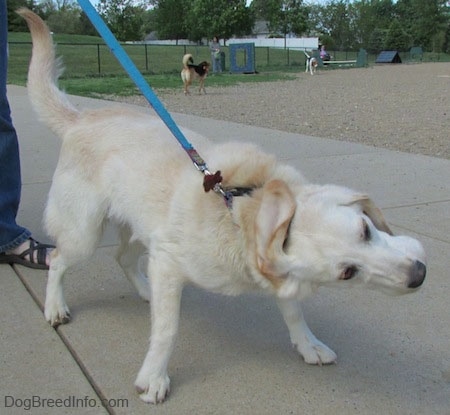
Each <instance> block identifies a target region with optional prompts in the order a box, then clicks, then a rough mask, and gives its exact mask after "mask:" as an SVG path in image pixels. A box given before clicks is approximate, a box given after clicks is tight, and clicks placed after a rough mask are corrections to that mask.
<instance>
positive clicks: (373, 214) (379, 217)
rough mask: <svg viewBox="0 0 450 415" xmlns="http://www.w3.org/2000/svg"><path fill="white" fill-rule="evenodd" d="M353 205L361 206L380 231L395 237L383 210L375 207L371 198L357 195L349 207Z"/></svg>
mask: <svg viewBox="0 0 450 415" xmlns="http://www.w3.org/2000/svg"><path fill="white" fill-rule="evenodd" d="M353 203H358V204H359V205H360V206H361V208H362V210H363V212H364V214H365V215H367V216H368V217H369V218H370V220H371V221H372V222H373V224H374V225H375V227H376V228H377V229H378V230H380V231H383V232H386V233H387V234H389V235H393V232H392V231H391V229H390V228H389V225H388V224H387V222H386V220H385V219H384V216H383V214H382V213H381V210H380V209H379V208H378V207H376V206H375V203H373V201H372V199H370V197H369V196H367V195H355V196H354V198H353V200H352V202H351V203H349V205H351V204H353Z"/></svg>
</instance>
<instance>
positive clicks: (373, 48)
mask: <svg viewBox="0 0 450 415" xmlns="http://www.w3.org/2000/svg"><path fill="white" fill-rule="evenodd" d="M386 36H387V30H386V29H380V28H378V27H377V28H375V29H374V30H373V31H372V33H371V35H370V37H369V40H368V43H367V44H366V49H367V51H368V52H370V53H378V52H380V51H381V50H382V49H384V45H385V43H386Z"/></svg>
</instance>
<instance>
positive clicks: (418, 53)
mask: <svg viewBox="0 0 450 415" xmlns="http://www.w3.org/2000/svg"><path fill="white" fill-rule="evenodd" d="M422 59H423V49H422V48H421V47H420V46H413V47H412V48H411V49H410V50H409V60H410V61H421V62H422Z"/></svg>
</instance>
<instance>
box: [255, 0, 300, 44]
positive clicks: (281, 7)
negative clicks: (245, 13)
mask: <svg viewBox="0 0 450 415" xmlns="http://www.w3.org/2000/svg"><path fill="white" fill-rule="evenodd" d="M250 7H251V10H252V12H253V13H254V15H255V17H256V19H258V20H265V21H266V22H267V26H268V28H269V30H270V31H271V32H272V33H282V34H283V35H285V36H286V35H287V34H289V33H294V34H296V35H298V36H301V35H303V34H304V33H305V31H306V30H307V29H308V24H307V21H308V8H307V7H306V6H304V5H303V0H253V2H252V3H251V5H250Z"/></svg>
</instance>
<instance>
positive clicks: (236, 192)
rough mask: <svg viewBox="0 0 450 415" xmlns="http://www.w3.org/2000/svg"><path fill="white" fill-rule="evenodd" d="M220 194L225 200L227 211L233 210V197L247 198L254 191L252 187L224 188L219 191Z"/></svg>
mask: <svg viewBox="0 0 450 415" xmlns="http://www.w3.org/2000/svg"><path fill="white" fill-rule="evenodd" d="M221 190H222V191H221V192H220V193H221V194H222V196H223V198H224V200H225V204H226V205H227V208H228V209H232V208H233V199H234V198H235V197H239V196H247V195H250V194H251V193H252V192H253V190H255V188H254V187H224V188H222V189H221Z"/></svg>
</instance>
